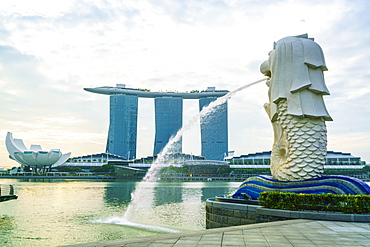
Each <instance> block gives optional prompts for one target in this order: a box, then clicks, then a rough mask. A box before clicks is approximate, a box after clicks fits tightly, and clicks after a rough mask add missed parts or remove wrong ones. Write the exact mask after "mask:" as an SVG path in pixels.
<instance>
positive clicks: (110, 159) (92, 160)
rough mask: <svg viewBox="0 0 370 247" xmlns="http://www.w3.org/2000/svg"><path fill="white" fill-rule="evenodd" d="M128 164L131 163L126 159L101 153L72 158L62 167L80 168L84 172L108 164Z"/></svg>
mask: <svg viewBox="0 0 370 247" xmlns="http://www.w3.org/2000/svg"><path fill="white" fill-rule="evenodd" d="M128 163H129V161H128V160H127V159H126V158H125V157H122V156H119V155H115V154H109V153H100V154H89V155H83V156H76V157H72V158H70V159H68V161H67V162H65V163H64V164H62V165H61V166H71V167H79V168H81V169H83V170H84V169H85V170H88V169H90V168H96V167H101V166H103V165H107V164H112V165H128Z"/></svg>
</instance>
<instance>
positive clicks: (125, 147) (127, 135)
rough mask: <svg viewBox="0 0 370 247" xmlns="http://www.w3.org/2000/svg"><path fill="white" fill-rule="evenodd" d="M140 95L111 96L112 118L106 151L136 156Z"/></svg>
mask: <svg viewBox="0 0 370 247" xmlns="http://www.w3.org/2000/svg"><path fill="white" fill-rule="evenodd" d="M137 114H138V97H137V96H136V95H125V94H113V95H111V96H110V119H109V131H108V140H107V147H106V152H107V153H110V154H115V155H119V156H123V157H125V158H127V159H134V158H136V140H137Z"/></svg>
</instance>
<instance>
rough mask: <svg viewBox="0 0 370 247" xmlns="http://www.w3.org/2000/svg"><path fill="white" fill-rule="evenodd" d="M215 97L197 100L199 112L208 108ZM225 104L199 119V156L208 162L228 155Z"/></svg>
mask: <svg viewBox="0 0 370 247" xmlns="http://www.w3.org/2000/svg"><path fill="white" fill-rule="evenodd" d="M215 100H217V97H207V98H200V99H199V111H202V109H203V108H204V107H206V106H208V105H209V104H210V103H212V102H213V101H215ZM227 125H228V124H227V102H225V103H223V104H221V105H219V106H218V107H217V110H216V111H214V112H211V113H209V114H207V115H205V116H201V118H200V133H201V142H202V143H201V147H202V149H201V150H202V152H201V155H202V156H203V157H206V158H207V159H208V160H223V159H224V157H225V154H227V153H228V126H227Z"/></svg>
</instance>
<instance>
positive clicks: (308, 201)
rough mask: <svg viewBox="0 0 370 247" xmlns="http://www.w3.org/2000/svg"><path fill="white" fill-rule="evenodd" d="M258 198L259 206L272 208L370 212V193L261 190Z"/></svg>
mask: <svg viewBox="0 0 370 247" xmlns="http://www.w3.org/2000/svg"><path fill="white" fill-rule="evenodd" d="M258 200H259V204H260V205H261V206H263V207H266V208H272V209H284V210H292V211H303V210H313V211H334V212H342V213H345V214H370V195H336V194H296V193H284V192H261V193H260V196H259V198H258Z"/></svg>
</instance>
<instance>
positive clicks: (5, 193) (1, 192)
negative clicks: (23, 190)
mask: <svg viewBox="0 0 370 247" xmlns="http://www.w3.org/2000/svg"><path fill="white" fill-rule="evenodd" d="M17 198H18V196H16V195H14V187H13V185H11V184H0V202H3V201H8V200H13V199H17Z"/></svg>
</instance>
